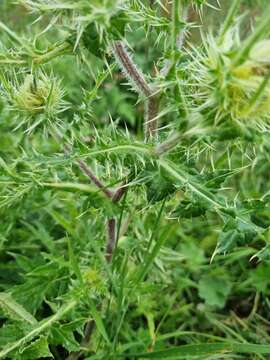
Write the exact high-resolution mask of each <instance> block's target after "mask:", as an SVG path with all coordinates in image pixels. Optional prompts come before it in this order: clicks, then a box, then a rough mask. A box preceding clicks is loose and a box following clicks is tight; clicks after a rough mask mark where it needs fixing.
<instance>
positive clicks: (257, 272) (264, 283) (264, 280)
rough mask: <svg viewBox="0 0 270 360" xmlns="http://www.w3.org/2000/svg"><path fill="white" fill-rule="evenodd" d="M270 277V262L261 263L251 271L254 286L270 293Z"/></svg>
mask: <svg viewBox="0 0 270 360" xmlns="http://www.w3.org/2000/svg"><path fill="white" fill-rule="evenodd" d="M269 277H270V264H259V265H258V266H257V268H256V269H253V270H252V271H250V280H251V284H252V286H254V287H255V289H256V290H257V291H260V292H262V293H264V294H267V293H268V286H269Z"/></svg>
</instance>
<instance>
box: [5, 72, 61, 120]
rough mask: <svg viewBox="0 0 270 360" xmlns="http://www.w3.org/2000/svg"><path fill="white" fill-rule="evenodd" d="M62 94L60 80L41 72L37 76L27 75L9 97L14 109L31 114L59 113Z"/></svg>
mask: <svg viewBox="0 0 270 360" xmlns="http://www.w3.org/2000/svg"><path fill="white" fill-rule="evenodd" d="M63 95H64V92H63V90H62V89H61V86H60V81H59V80H57V79H55V78H51V77H48V76H47V75H45V74H43V73H42V74H40V75H39V76H38V77H37V78H36V77H34V76H33V75H27V76H26V77H25V79H24V81H23V83H22V84H21V85H19V86H18V87H17V88H16V90H14V92H13V93H12V94H11V96H10V97H11V103H12V106H13V107H14V109H16V110H19V111H22V112H25V113H26V114H27V115H32V116H33V115H36V114H40V113H46V114H48V115H55V114H57V113H59V112H60V111H61V110H62V109H63V108H62V104H63V102H62V98H63Z"/></svg>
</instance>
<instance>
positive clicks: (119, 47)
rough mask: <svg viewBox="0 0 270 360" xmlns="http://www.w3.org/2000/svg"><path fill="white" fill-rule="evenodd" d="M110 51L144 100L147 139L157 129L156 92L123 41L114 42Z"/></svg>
mask: <svg viewBox="0 0 270 360" xmlns="http://www.w3.org/2000/svg"><path fill="white" fill-rule="evenodd" d="M112 50H113V53H114V56H115V59H116V61H117V63H118V64H119V66H120V68H121V70H122V71H123V73H124V75H125V77H126V78H127V79H128V80H129V81H130V82H131V84H132V85H133V87H134V89H135V90H136V91H137V92H138V93H139V94H140V95H143V96H144V97H145V98H146V105H145V108H146V111H145V116H146V119H145V137H146V138H149V137H151V136H153V135H154V134H155V132H156V129H157V114H158V97H157V95H156V92H155V90H154V89H153V88H152V87H151V85H149V84H148V82H147V81H146V79H145V77H144V75H143V73H142V72H141V71H140V70H139V69H138V68H137V66H136V64H135V63H134V62H133V60H132V57H131V55H130V54H129V52H128V51H127V49H126V46H125V44H124V42H123V41H120V40H118V41H115V42H114V43H113V46H112Z"/></svg>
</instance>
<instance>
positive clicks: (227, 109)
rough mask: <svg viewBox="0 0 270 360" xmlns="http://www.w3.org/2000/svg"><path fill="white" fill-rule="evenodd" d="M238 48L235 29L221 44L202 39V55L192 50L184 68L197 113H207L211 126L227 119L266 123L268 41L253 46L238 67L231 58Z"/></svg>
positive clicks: (269, 101) (269, 104) (268, 111)
mask: <svg viewBox="0 0 270 360" xmlns="http://www.w3.org/2000/svg"><path fill="white" fill-rule="evenodd" d="M241 46H242V42H241V40H240V36H239V27H238V26H236V27H234V28H231V29H229V30H228V31H227V33H226V34H225V36H224V38H223V39H222V40H221V39H220V38H215V37H214V36H213V35H209V36H208V37H206V38H204V39H203V50H202V51H200V50H196V49H193V52H191V53H190V54H191V57H192V62H191V63H190V64H189V65H188V66H189V73H190V74H191V76H192V84H193V86H194V88H195V89H196V91H195V93H194V102H195V104H196V105H198V109H199V111H204V110H205V109H207V110H208V111H209V110H210V113H211V114H212V115H213V114H214V120H215V123H219V122H220V121H222V120H224V119H225V118H228V117H229V118H231V119H232V120H234V121H237V122H239V123H240V124H241V122H243V121H248V122H249V124H256V125H262V124H265V123H267V122H269V121H270V84H269V82H268V78H269V74H270V73H269V70H270V56H269V53H270V40H268V39H266V40H261V41H259V42H258V43H257V44H255V45H254V46H253V47H252V48H251V50H250V51H249V53H248V56H247V58H246V59H244V61H242V62H241V63H240V64H239V63H237V62H236V61H235V57H236V54H237V53H238V52H239V49H241ZM198 94H199V95H200V96H199V95H198Z"/></svg>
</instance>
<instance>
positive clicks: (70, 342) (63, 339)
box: [50, 324, 80, 351]
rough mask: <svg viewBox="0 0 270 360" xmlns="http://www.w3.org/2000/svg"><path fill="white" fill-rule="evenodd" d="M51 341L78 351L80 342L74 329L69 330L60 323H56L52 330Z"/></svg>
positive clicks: (69, 349) (68, 349)
mask: <svg viewBox="0 0 270 360" xmlns="http://www.w3.org/2000/svg"><path fill="white" fill-rule="evenodd" d="M50 343H51V344H54V345H62V346H64V348H66V349H67V351H78V350H79V349H80V344H79V343H78V342H77V341H76V340H75V338H74V334H73V331H72V329H71V330H69V329H67V328H65V327H64V326H60V325H59V324H54V325H53V326H52V327H51V331H50Z"/></svg>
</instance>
